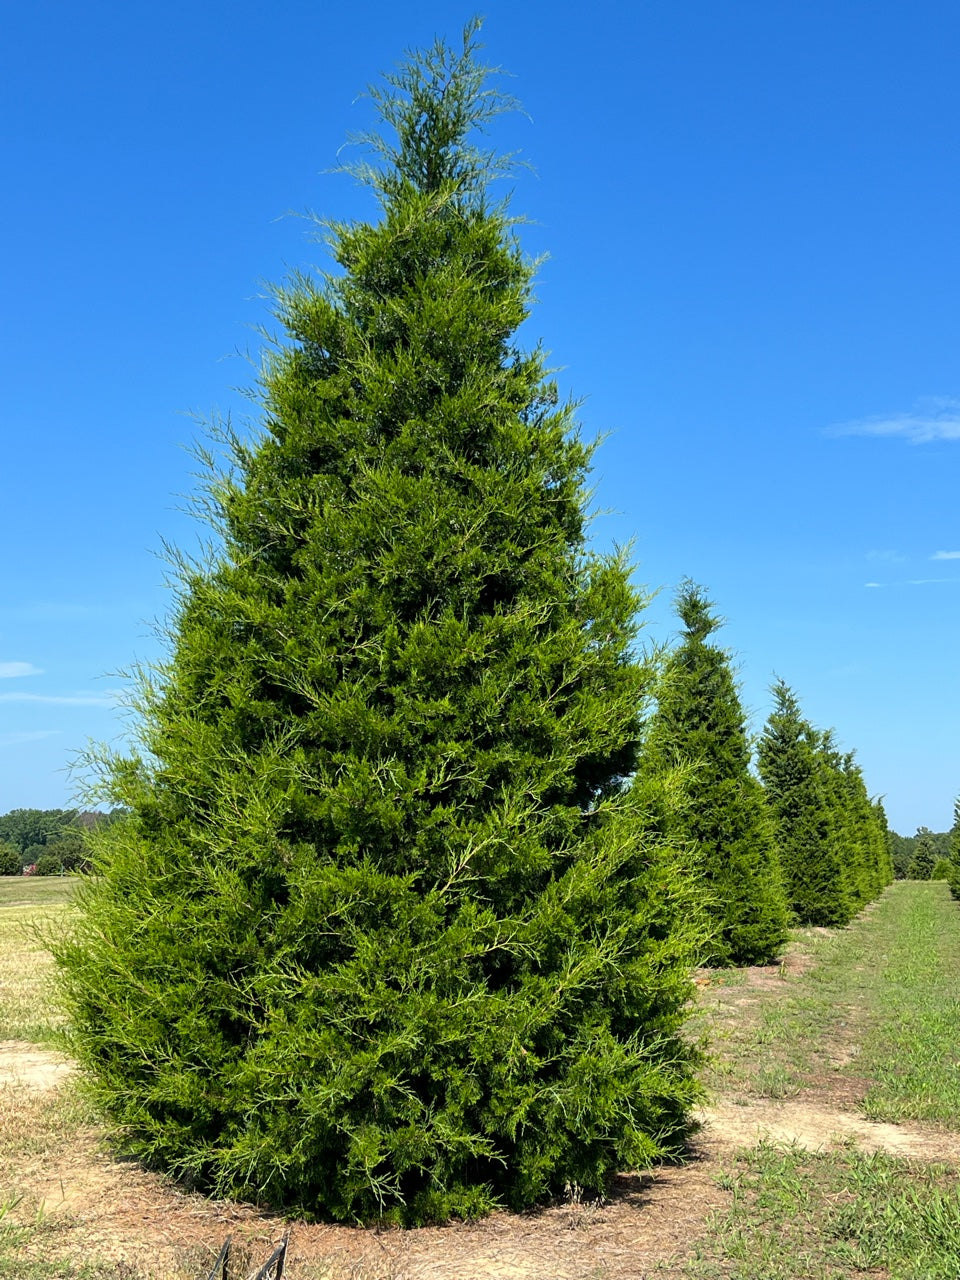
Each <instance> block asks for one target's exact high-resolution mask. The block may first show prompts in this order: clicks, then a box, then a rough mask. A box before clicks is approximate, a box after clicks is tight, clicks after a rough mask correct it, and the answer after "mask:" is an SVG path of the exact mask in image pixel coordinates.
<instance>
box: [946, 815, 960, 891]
mask: <svg viewBox="0 0 960 1280" xmlns="http://www.w3.org/2000/svg"><path fill="white" fill-rule="evenodd" d="M947 884H948V885H949V886H950V892H951V893H952V894H953V896H954V897H955V898H960V796H958V797H957V799H956V800H955V801H954V804H953V826H952V828H951V829H950V871H949V872H948V874H947Z"/></svg>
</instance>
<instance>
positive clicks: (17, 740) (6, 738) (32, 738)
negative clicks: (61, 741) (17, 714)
mask: <svg viewBox="0 0 960 1280" xmlns="http://www.w3.org/2000/svg"><path fill="white" fill-rule="evenodd" d="M62 732H63V730H62V729H24V730H23V731H22V732H19V733H18V732H16V731H15V732H13V733H0V747H19V746H20V745H21V744H22V743H24V742H39V741H40V740H41V739H42V738H55V737H56V735H57V734H58V733H62Z"/></svg>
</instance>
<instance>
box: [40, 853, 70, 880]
mask: <svg viewBox="0 0 960 1280" xmlns="http://www.w3.org/2000/svg"><path fill="white" fill-rule="evenodd" d="M34 866H35V874H36V875H38V876H62V875H63V873H64V869H65V868H64V865H63V863H62V862H61V861H60V859H59V858H58V857H57V855H56V854H55V853H52V852H50V850H49V849H47V850H45V851H44V852H43V853H41V854H40V856H39V858H37V861H36V863H35V864H34Z"/></svg>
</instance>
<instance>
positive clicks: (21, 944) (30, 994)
mask: <svg viewBox="0 0 960 1280" xmlns="http://www.w3.org/2000/svg"><path fill="white" fill-rule="evenodd" d="M76 884H77V882H76V880H74V879H71V878H70V877H68V876H64V877H62V878H61V877H60V876H22V877H12V876H11V877H3V878H0V1040H31V1041H33V1043H34V1044H51V1043H53V1041H54V1038H55V1033H56V1025H57V1021H58V1019H57V1016H56V1014H55V1012H54V1005H53V1000H52V993H51V989H50V983H51V974H52V962H51V959H50V956H49V954H48V953H47V951H46V950H45V948H44V947H43V945H42V943H41V942H40V940H39V937H38V936H37V932H36V931H37V928H38V927H40V928H43V927H46V926H48V925H49V924H51V923H52V922H55V921H56V918H57V917H58V916H59V915H61V914H62V913H63V912H64V911H65V910H66V906H67V904H68V902H69V901H70V898H71V896H72V895H73V892H74V889H75V888H76Z"/></svg>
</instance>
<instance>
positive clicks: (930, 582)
mask: <svg viewBox="0 0 960 1280" xmlns="http://www.w3.org/2000/svg"><path fill="white" fill-rule="evenodd" d="M940 583H947V584H950V583H952V584H953V585H954V586H955V587H956V586H960V578H903V579H901V580H900V581H899V582H865V583H864V584H863V585H864V586H865V587H928V586H934V585H939V584H940ZM2 697H3V694H2V693H0V698H2Z"/></svg>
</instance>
